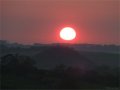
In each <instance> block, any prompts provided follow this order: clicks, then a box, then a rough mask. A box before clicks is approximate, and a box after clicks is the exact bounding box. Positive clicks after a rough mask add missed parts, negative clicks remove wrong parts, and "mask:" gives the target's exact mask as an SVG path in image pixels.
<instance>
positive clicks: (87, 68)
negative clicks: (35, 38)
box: [0, 41, 120, 89]
mask: <svg viewBox="0 0 120 90" xmlns="http://www.w3.org/2000/svg"><path fill="white" fill-rule="evenodd" d="M0 45H1V48H0V49H1V50H0V51H1V56H0V57H1V58H0V59H1V63H0V65H1V74H0V75H1V77H0V78H1V89H110V88H114V89H116V88H119V73H120V66H119V64H120V63H119V60H120V58H119V55H120V54H119V46H114V45H111V46H110V45H107V46H102V45H88V44H86V45H87V47H86V48H88V46H89V47H92V48H93V49H94V48H95V47H97V48H98V52H97V51H91V50H89V49H88V51H86V50H83V49H82V50H80V49H79V48H80V47H82V48H83V47H84V49H85V46H86V45H85V44H83V45H82V44H80V45H74V44H72V45H71V44H46V45H43V44H34V45H22V44H16V43H8V42H7V41H1V43H0ZM78 46H79V48H78V49H77V50H76V48H75V47H78ZM108 47H110V48H108ZM111 47H112V49H111ZM99 48H101V49H102V48H107V49H108V50H109V52H106V51H102V52H101V51H99ZM96 50H97V49H96Z"/></svg>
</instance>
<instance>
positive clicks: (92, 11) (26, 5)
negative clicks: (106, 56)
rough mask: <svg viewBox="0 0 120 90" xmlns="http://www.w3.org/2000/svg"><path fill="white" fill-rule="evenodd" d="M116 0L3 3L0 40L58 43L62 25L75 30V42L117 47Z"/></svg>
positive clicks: (10, 0) (19, 0)
mask: <svg viewBox="0 0 120 90" xmlns="http://www.w3.org/2000/svg"><path fill="white" fill-rule="evenodd" d="M118 4H119V0H2V1H1V12H0V15H1V17H2V19H1V29H0V32H1V39H4V40H9V41H14V42H19V43H59V42H64V41H63V40H61V39H60V38H59V31H60V29H61V28H63V27H64V26H71V27H73V28H75V29H76V32H77V38H76V40H74V41H72V42H74V43H97V44H120V42H119V40H118V39H119V19H118V18H119V17H120V16H119V11H118V9H119V6H118Z"/></svg>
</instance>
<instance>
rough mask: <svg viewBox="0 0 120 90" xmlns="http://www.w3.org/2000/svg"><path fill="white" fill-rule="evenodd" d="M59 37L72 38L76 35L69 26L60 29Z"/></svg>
mask: <svg viewBox="0 0 120 90" xmlns="http://www.w3.org/2000/svg"><path fill="white" fill-rule="evenodd" d="M60 37H61V39H63V40H73V39H75V37H76V32H75V30H74V29H73V28H71V27H65V28H63V29H62V30H61V31H60Z"/></svg>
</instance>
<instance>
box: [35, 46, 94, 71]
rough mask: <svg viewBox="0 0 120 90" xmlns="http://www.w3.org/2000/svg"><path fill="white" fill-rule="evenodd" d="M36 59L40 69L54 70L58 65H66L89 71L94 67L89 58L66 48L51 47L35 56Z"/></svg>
mask: <svg viewBox="0 0 120 90" xmlns="http://www.w3.org/2000/svg"><path fill="white" fill-rule="evenodd" d="M35 59H36V60H37V66H38V67H39V68H54V67H55V66H56V65H60V64H64V65H67V66H72V67H79V68H81V69H86V70H87V69H90V68H92V67H93V66H94V64H93V62H91V61H90V60H89V59H88V58H86V57H84V56H83V55H81V54H79V52H77V51H76V50H74V49H73V48H69V47H66V46H51V47H49V48H48V49H46V50H44V51H43V52H41V53H38V54H37V55H35Z"/></svg>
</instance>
